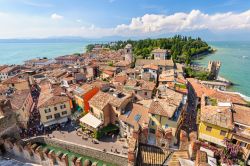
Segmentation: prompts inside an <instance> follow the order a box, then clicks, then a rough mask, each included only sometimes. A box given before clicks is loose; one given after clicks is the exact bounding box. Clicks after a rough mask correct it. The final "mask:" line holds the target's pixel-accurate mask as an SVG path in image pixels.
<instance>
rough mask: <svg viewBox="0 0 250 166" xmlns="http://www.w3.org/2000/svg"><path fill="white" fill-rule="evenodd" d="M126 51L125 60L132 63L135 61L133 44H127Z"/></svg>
mask: <svg viewBox="0 0 250 166" xmlns="http://www.w3.org/2000/svg"><path fill="white" fill-rule="evenodd" d="M124 52H125V61H128V62H129V63H132V62H133V53H132V45H131V44H127V45H126V46H125V48H124Z"/></svg>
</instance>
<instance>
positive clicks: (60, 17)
mask: <svg viewBox="0 0 250 166" xmlns="http://www.w3.org/2000/svg"><path fill="white" fill-rule="evenodd" d="M50 18H51V19H53V20H62V19H63V16H61V15H59V14H56V13H53V14H51V16H50Z"/></svg>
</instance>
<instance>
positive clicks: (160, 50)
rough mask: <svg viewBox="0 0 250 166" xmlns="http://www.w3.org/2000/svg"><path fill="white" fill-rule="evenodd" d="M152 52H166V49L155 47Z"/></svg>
mask: <svg viewBox="0 0 250 166" xmlns="http://www.w3.org/2000/svg"><path fill="white" fill-rule="evenodd" d="M152 53H165V54H166V53H167V50H166V49H160V48H157V49H154V50H153V51H152Z"/></svg>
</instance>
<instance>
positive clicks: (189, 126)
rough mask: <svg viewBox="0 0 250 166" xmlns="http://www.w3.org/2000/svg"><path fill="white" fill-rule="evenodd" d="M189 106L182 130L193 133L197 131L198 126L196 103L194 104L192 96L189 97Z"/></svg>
mask: <svg viewBox="0 0 250 166" xmlns="http://www.w3.org/2000/svg"><path fill="white" fill-rule="evenodd" d="M188 100H189V101H188V105H187V110H186V112H185V116H184V122H183V124H182V129H183V130H184V131H186V132H187V133H191V132H192V131H197V124H196V116H197V111H196V103H195V102H193V101H195V100H193V99H191V95H189V96H188Z"/></svg>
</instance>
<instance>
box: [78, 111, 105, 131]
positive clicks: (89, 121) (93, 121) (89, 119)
mask: <svg viewBox="0 0 250 166" xmlns="http://www.w3.org/2000/svg"><path fill="white" fill-rule="evenodd" d="M80 122H81V123H85V124H86V125H88V126H91V127H93V128H94V129H96V128H98V127H99V126H100V125H101V124H102V121H101V120H99V119H97V118H96V117H95V116H94V115H92V114H91V113H87V114H86V115H85V116H84V117H82V118H81V119H80Z"/></svg>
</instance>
